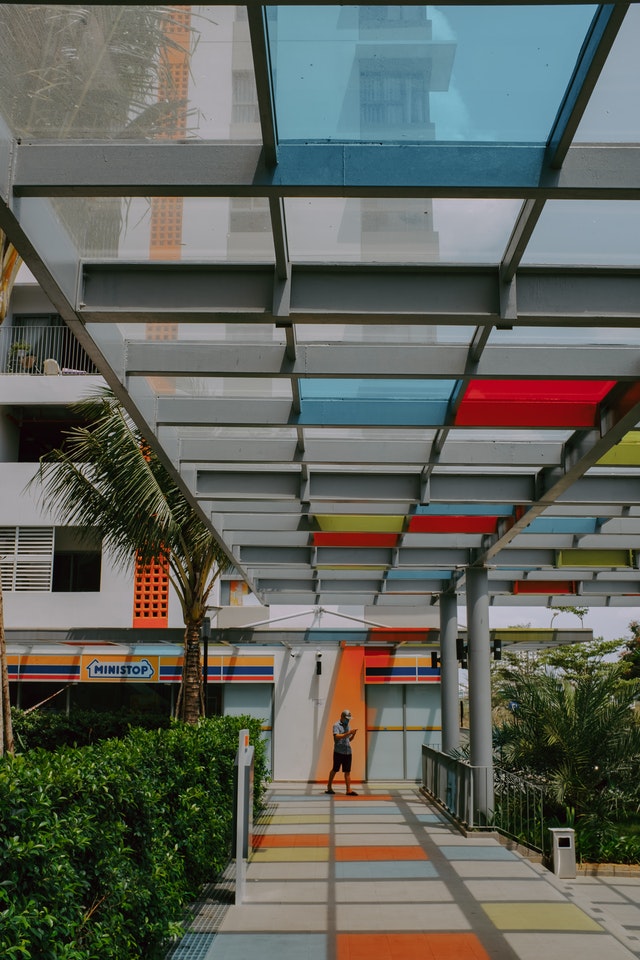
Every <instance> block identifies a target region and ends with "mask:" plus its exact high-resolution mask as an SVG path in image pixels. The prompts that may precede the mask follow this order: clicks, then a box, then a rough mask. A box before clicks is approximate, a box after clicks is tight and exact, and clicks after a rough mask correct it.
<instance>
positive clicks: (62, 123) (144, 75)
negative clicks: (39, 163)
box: [0, 4, 260, 140]
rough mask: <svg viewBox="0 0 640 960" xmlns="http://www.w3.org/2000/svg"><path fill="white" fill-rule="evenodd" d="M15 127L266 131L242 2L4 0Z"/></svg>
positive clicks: (8, 96)
mask: <svg viewBox="0 0 640 960" xmlns="http://www.w3.org/2000/svg"><path fill="white" fill-rule="evenodd" d="M0 113H2V114H3V116H4V117H5V119H6V121H7V123H8V125H9V127H10V128H11V130H12V132H13V133H14V135H16V136H33V137H46V138H55V139H68V138H85V137H91V138H100V139H110V140H113V139H135V140H139V139H146V140H150V139H154V140H156V139H163V140H167V139H169V140H172V139H184V138H185V137H195V138H199V139H204V138H207V139H217V140H229V139H242V140H259V139H260V125H259V122H258V113H257V96H256V90H255V78H254V73H253V66H252V58H251V47H250V43H249V30H248V24H247V22H246V10H245V8H244V7H239V8H237V9H236V8H235V7H233V6H229V7H213V6H196V5H194V6H182V7H180V6H168V5H152V4H149V5H121V6H109V5H104V6H103V5H93V6H74V5H55V4H2V5H0Z"/></svg>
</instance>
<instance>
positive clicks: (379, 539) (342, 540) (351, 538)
mask: <svg viewBox="0 0 640 960" xmlns="http://www.w3.org/2000/svg"><path fill="white" fill-rule="evenodd" d="M397 543H398V534H397V533H332V532H330V531H329V532H324V531H321V532H314V534H313V545H314V546H315V547H395V546H396V544H397Z"/></svg>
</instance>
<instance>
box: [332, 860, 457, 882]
mask: <svg viewBox="0 0 640 960" xmlns="http://www.w3.org/2000/svg"><path fill="white" fill-rule="evenodd" d="M335 875H336V880H359V879H364V880H369V879H370V878H371V877H380V878H381V879H384V880H391V879H402V880H406V879H410V878H412V877H417V878H421V879H424V878H427V877H436V876H437V875H438V872H437V870H436V868H435V867H434V865H433V864H432V863H431V861H430V860H386V861H384V862H382V863H376V862H375V861H373V862H372V861H371V860H352V861H351V862H350V863H336V865H335Z"/></svg>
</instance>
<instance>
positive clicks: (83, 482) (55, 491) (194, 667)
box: [30, 390, 229, 723]
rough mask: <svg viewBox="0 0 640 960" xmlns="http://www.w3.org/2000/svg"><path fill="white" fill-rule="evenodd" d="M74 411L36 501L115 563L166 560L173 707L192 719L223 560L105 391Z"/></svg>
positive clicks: (198, 711)
mask: <svg viewBox="0 0 640 960" xmlns="http://www.w3.org/2000/svg"><path fill="white" fill-rule="evenodd" d="M74 409H75V410H77V412H78V413H79V414H81V416H82V417H83V421H84V423H85V424H88V425H86V426H76V427H73V428H72V429H70V430H69V431H68V433H67V442H66V443H65V445H64V449H57V450H53V451H52V452H51V453H49V454H47V455H46V456H44V457H42V458H41V461H40V469H39V471H38V473H37V474H36V477H35V478H34V480H33V481H31V484H33V483H34V482H37V483H39V484H40V485H41V490H40V499H41V502H42V504H43V505H44V506H45V507H46V508H47V509H48V510H50V511H51V512H52V513H53V515H54V516H56V517H58V518H59V519H60V521H61V522H63V523H66V524H71V525H73V526H78V527H80V528H84V529H87V530H91V531H94V532H96V533H98V534H100V535H101V537H102V539H103V543H104V545H105V546H106V547H107V548H108V549H109V550H110V551H111V553H112V555H113V557H114V560H115V562H116V564H119V565H120V566H121V567H123V568H128V567H130V565H131V563H133V562H134V561H135V560H137V561H139V562H140V563H143V564H147V563H151V562H153V561H157V560H158V559H163V560H165V561H166V563H167V568H168V573H169V580H170V582H171V584H172V585H173V588H174V590H175V592H176V595H177V597H178V599H179V601H180V605H181V607H182V616H183V620H184V624H185V635H184V664H183V672H182V683H181V686H180V695H179V698H178V706H177V711H176V712H177V715H178V717H179V718H180V719H182V720H185V721H187V722H188V723H195V722H196V721H197V720H198V718H199V717H200V716H201V715H202V713H203V708H204V701H203V686H202V658H201V654H200V630H201V627H202V622H203V619H204V617H205V615H206V611H207V605H208V601H209V597H210V594H211V591H212V589H213V585H214V583H215V581H216V579H217V578H218V576H219V575H220V573H222V572H223V571H224V570H226V569H228V567H229V560H228V558H227V556H226V554H225V553H224V552H223V550H222V547H221V546H220V544H219V543H218V542H217V540H216V539H215V537H214V535H213V533H212V532H211V530H210V529H209V528H208V526H207V525H206V523H205V521H204V519H203V517H202V516H201V514H200V513H199V512H198V511H197V510H196V509H195V508H194V507H193V506H192V504H191V503H189V502H188V501H187V499H186V498H185V496H184V494H183V492H182V490H181V489H180V487H179V486H178V484H177V483H176V481H175V480H174V478H173V477H172V475H171V474H170V473H169V471H168V470H167V469H166V467H165V466H164V464H163V463H162V462H161V461H160V460H159V459H158V457H157V456H156V455H155V454H154V452H153V451H152V450H151V449H150V448H149V446H148V444H147V442H146V440H145V438H144V437H143V436H142V435H141V433H140V431H139V430H138V428H137V427H136V426H135V424H134V423H133V421H132V420H131V418H130V417H129V416H128V414H127V413H126V411H125V410H124V408H123V407H122V406H121V405H120V403H119V402H118V400H117V399H116V397H115V396H114V395H113V394H112V393H111V392H110V391H109V390H104V391H102V392H101V393H100V394H99V395H98V396H96V397H91V398H89V399H88V400H84V401H82V402H81V403H79V404H76V405H75V407H74ZM31 484H30V486H31Z"/></svg>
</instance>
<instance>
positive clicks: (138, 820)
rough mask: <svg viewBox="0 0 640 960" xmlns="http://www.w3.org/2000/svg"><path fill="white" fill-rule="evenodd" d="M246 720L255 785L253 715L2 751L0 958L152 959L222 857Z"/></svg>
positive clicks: (260, 761) (260, 772) (260, 767)
mask: <svg viewBox="0 0 640 960" xmlns="http://www.w3.org/2000/svg"><path fill="white" fill-rule="evenodd" d="M243 727H247V728H248V729H249V730H250V734H251V740H252V742H253V743H254V745H255V747H256V784H260V783H261V781H262V779H263V777H264V774H265V759H264V748H263V745H262V743H261V741H260V724H259V722H258V721H255V720H251V719H250V718H247V717H240V718H232V717H224V718H216V719H211V720H205V721H202V722H201V723H200V724H198V725H197V726H195V727H192V726H185V725H183V724H178V723H174V724H172V725H171V727H170V728H169V729H166V730H139V729H138V730H133V731H132V732H131V733H130V734H129V735H128V736H127V737H125V738H123V739H122V740H108V741H105V742H103V743H98V744H94V745H91V746H87V747H81V748H72V747H62V748H61V749H59V750H57V751H56V752H47V751H45V750H41V749H36V750H32V751H30V752H28V753H25V754H23V755H18V756H16V757H14V758H11V757H6V758H3V760H2V761H1V762H0V810H1V811H2V814H1V819H0V877H1V878H2V882H1V883H0V948H1V949H0V955H1V956H2V957H3V958H4V957H6V958H12V960H13V958H14V957H15V958H36V957H37V958H38V960H137V958H140V960H141V958H144V960H154V958H156V957H160V956H161V955H162V952H163V946H164V944H165V943H166V941H167V938H168V937H169V936H170V935H171V934H172V933H173V932H175V931H176V929H177V923H178V921H179V920H180V918H181V917H182V915H183V911H184V908H185V906H186V904H187V903H188V902H189V901H190V900H192V899H193V898H194V896H195V895H196V893H197V891H198V888H199V887H200V885H201V884H202V883H204V882H206V881H209V880H212V879H213V878H214V877H215V875H216V874H217V873H218V872H219V870H220V869H221V868H222V867H223V866H224V865H225V864H226V863H227V861H228V859H229V855H230V840H231V823H232V794H233V766H234V758H235V753H236V749H237V743H238V732H239V730H240V729H242V728H243ZM259 796H260V793H259V791H258V798H257V802H259Z"/></svg>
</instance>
